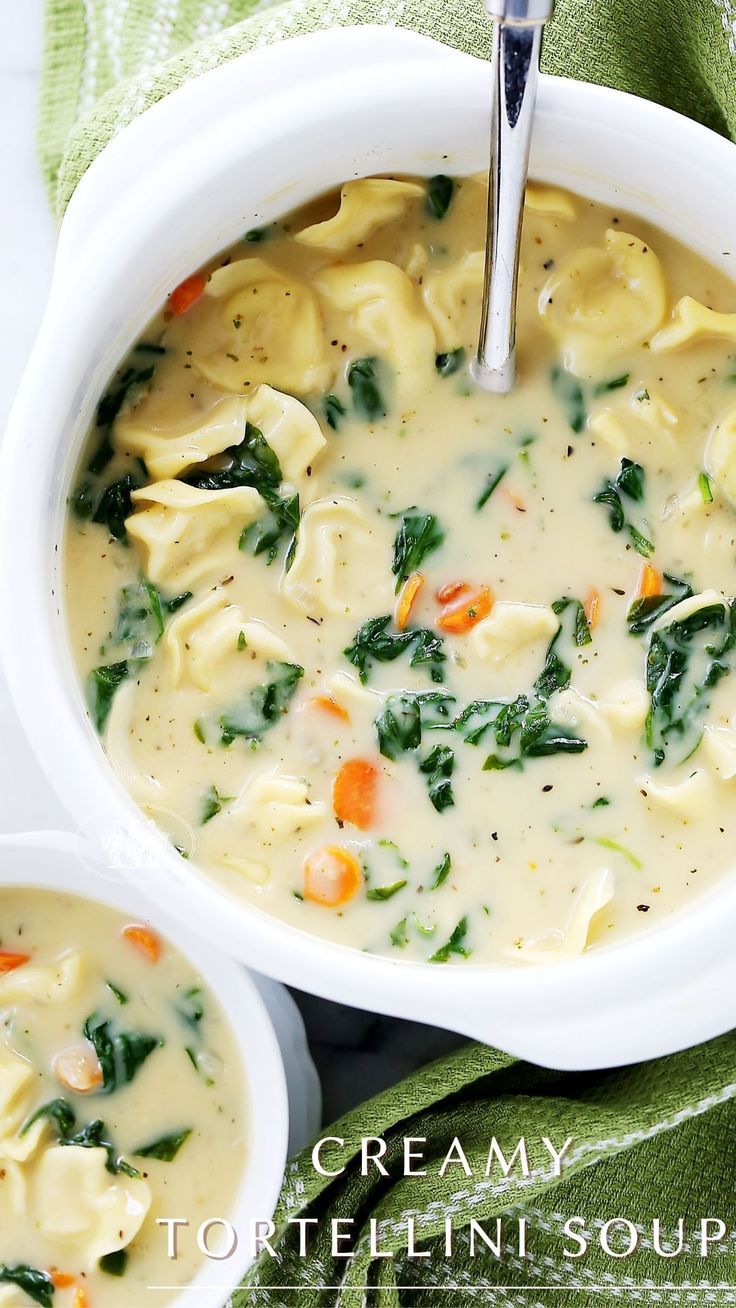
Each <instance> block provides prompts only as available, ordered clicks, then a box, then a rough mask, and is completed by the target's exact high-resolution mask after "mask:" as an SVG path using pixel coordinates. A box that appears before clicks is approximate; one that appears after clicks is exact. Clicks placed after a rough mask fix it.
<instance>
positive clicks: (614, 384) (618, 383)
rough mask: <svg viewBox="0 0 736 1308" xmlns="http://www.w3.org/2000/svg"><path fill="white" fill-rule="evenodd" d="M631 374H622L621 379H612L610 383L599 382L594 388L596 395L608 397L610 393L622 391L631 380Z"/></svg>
mask: <svg viewBox="0 0 736 1308" xmlns="http://www.w3.org/2000/svg"><path fill="white" fill-rule="evenodd" d="M630 377H631V373H628V372H622V373H621V376H620V377H612V378H611V379H610V381H602V382H597V383H596V385H595V386H594V387H593V394H594V395H606V394H607V393H608V392H609V391H620V390H621V387H622V386H626V385H627V384H628V382H629V380H630Z"/></svg>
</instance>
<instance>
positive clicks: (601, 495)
mask: <svg viewBox="0 0 736 1308" xmlns="http://www.w3.org/2000/svg"><path fill="white" fill-rule="evenodd" d="M644 493H645V492H644V469H643V468H642V466H641V464H639V463H633V462H632V460H631V459H622V460H621V468H620V471H619V472H618V474H617V476H616V477H615V478H614V480H613V481H607V482H605V483H604V484H603V486H602V487H601V489H600V490H599V491H598V492H597V493H596V494H595V495H594V496H593V503H594V504H605V505H606V506H607V508H608V517H609V523H610V526H611V530H612V531H615V532H619V531H623V529H624V527H625V528H626V530H627V531H628V533H629V536H630V537H631V542H632V544H633V546H634V549H635V550H637V552H638V553H639V554H641V555H643V557H644V558H646V559H648V558H649V557H650V556H651V555H652V554H653V553H654V545H653V544H652V542H651V541H650V540H648V539H647V537H646V536H644V535H643V534H642V532H640V531H639V529H638V528H637V527H635V526H634V525H633V523H630V522H628V521H627V519H626V514H625V512H624V506H623V503H622V498H621V497H622V496H626V497H627V498H628V499H630V500H633V501H634V502H635V503H636V504H641V502H642V500H643V499H644Z"/></svg>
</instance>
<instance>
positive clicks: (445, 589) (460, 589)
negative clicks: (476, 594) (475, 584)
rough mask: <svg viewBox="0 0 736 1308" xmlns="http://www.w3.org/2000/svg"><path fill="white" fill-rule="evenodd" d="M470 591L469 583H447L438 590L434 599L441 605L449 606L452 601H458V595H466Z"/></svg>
mask: <svg viewBox="0 0 736 1308" xmlns="http://www.w3.org/2000/svg"><path fill="white" fill-rule="evenodd" d="M468 590H470V587H469V585H468V583H467V581H447V582H445V585H444V586H440V588H439V590H436V591H435V593H434V597H435V599H436V600H438V601H439V603H440V604H448V603H449V602H450V600H452V599H457V597H458V595H464V594H465V592H466V591H468Z"/></svg>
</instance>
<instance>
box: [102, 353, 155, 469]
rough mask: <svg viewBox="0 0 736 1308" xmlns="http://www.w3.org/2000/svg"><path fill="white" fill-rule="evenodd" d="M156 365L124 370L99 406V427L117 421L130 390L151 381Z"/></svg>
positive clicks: (107, 425)
mask: <svg viewBox="0 0 736 1308" xmlns="http://www.w3.org/2000/svg"><path fill="white" fill-rule="evenodd" d="M155 367H156V366H155V364H153V363H152V364H150V365H149V366H148V367H147V368H132V367H128V368H126V369H125V370H124V372H123V373H122V374H121V376H120V377H119V378H118V379H117V381H116V382H115V383H114V384H113V385H112V386H111V388H110V390H109V391H107V392H106V394H105V395H103V397H102V399H101V400H100V402H99V404H98V406H97V415H96V417H95V423H96V425H97V426H98V427H109V426H110V425H111V423H113V422H114V421H115V419H116V418H117V416H118V414H119V413H120V410H121V409H122V407H123V404H124V403H125V401H126V400H127V398H128V396H129V395H130V392H131V391H132V390H133V388H134V387H136V386H143V385H145V383H146V382H148V381H150V380H151V378H152V376H153V374H154V372H155ZM92 471H94V470H93V469H92Z"/></svg>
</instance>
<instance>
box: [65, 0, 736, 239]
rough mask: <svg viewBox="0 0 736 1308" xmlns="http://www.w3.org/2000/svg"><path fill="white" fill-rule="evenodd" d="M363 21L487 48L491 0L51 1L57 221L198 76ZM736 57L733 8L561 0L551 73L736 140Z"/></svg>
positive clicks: (547, 54)
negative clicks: (150, 115) (102, 158)
mask: <svg viewBox="0 0 736 1308" xmlns="http://www.w3.org/2000/svg"><path fill="white" fill-rule="evenodd" d="M242 20H244V21H242ZM360 23H385V24H391V25H398V26H400V27H408V28H412V29H413V30H414V31H416V32H421V33H423V34H424V35H426V36H433V37H435V38H436V39H437V40H439V41H444V42H445V43H446V44H447V45H451V46H456V47H457V48H458V49H459V50H466V51H469V52H470V53H471V54H475V55H480V56H486V55H487V54H488V52H489V49H490V22H489V19H488V18H487V17H486V14H485V12H484V10H483V6H482V3H481V0H287V3H285V4H273V3H263V0H260V2H259V0H47V18H46V42H45V54H44V76H43V83H42V94H41V108H40V121H39V148H40V154H41V163H42V168H43V172H44V176H45V178H46V181H47V184H48V187H49V192H50V195H51V198H52V203H53V205H54V208H55V210H56V213H57V215H58V217H61V215H62V214H63V212H64V209H65V208H66V205H67V204H68V202H69V198H70V196H71V194H72V192H73V191H74V188H75V186H76V185H77V182H78V181H79V179H80V177H81V176H82V174H83V172H84V171H85V169H86V168H88V167H89V165H90V163H91V162H92V160H93V159H94V158H95V156H96V155H98V154H99V152H100V150H101V149H102V148H103V146H104V145H106V144H107V142H108V141H109V140H110V139H111V137H113V136H114V135H115V133H116V132H118V131H120V129H121V128H122V127H124V126H125V125H126V123H129V122H130V121H131V119H132V118H135V117H136V116H137V115H138V114H140V113H141V112H142V111H143V110H144V109H147V108H148V107H149V106H150V105H152V104H154V103H155V102H156V101H157V100H159V99H161V97H162V96H164V95H166V94H167V93H168V92H169V91H173V90H175V89H176V87H177V86H181V84H182V83H183V82H185V81H187V80H188V79H189V78H190V77H196V76H197V75H198V74H200V73H203V72H206V71H207V70H208V69H210V68H214V67H216V66H217V65H218V64H220V63H223V62H224V60H226V59H231V58H233V56H235V55H239V54H242V53H243V52H244V51H246V50H252V49H253V48H254V47H255V46H260V45H268V44H270V43H271V42H273V41H278V40H281V39H282V38H283V37H286V36H296V35H298V34H300V33H302V32H313V31H316V30H317V29H319V28H324V27H337V26H339V27H347V26H351V25H354V24H360ZM735 58H736V0H557V12H556V16H555V19H554V22H553V23H551V24H550V25H549V27H548V31H547V35H546V38H545V42H544V54H543V59H542V65H543V67H544V69H545V71H546V72H549V73H558V74H560V75H561V76H563V77H577V78H581V79H582V80H583V81H589V82H602V83H603V84H605V85H606V86H617V87H619V88H620V89H621V90H624V91H632V92H634V94H636V95H642V96H646V97H647V98H649V99H652V100H658V101H659V102H660V103H661V104H666V105H670V106H671V107H672V108H673V109H677V110H679V111H680V113H685V114H689V115H690V116H691V117H693V118H698V119H699V120H700V121H701V122H704V123H705V124H706V125H707V126H708V127H712V128H714V129H715V130H716V131H718V132H722V133H724V134H725V135H731V136H734V135H736V94H734V59H735Z"/></svg>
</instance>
